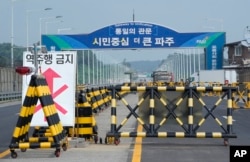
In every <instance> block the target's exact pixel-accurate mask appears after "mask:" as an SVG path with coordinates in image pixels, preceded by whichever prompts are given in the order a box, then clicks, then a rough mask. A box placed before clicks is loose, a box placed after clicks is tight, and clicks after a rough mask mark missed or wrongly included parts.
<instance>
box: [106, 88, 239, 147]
mask: <svg viewBox="0 0 250 162" xmlns="http://www.w3.org/2000/svg"><path fill="white" fill-rule="evenodd" d="M108 89H109V90H110V91H111V96H112V99H111V127H110V131H109V132H108V133H107V134H106V138H105V142H106V143H112V142H114V143H115V144H119V142H120V137H165V138H167V137H176V138H190V137H191V138H223V139H224V145H228V139H229V138H236V137H237V136H236V134H235V133H233V129H232V125H233V117H232V112H233V109H232V93H233V92H236V90H237V88H236V87H224V86H215V87H199V86H193V87H191V86H150V87H148V86H134V87H130V86H113V87H109V88H108ZM120 91H137V92H142V95H141V97H139V99H138V103H137V104H136V106H134V107H132V106H131V105H130V104H129V103H128V102H127V101H126V100H125V99H124V98H123V97H122V96H119V92H120ZM164 92H168V93H169V94H167V99H168V100H167V99H166V98H164V97H162V93H164ZM172 92H179V93H180V94H179V97H178V98H173V96H175V97H176V95H171V93H172ZM203 92H208V93H209V92H220V93H221V96H218V99H217V100H216V102H215V103H214V105H213V106H212V107H210V105H207V104H206V103H205V101H204V100H203V99H202V97H201V96H202V95H201V93H203ZM117 95H118V96H119V97H120V99H121V101H122V102H123V104H124V105H125V106H126V108H128V110H129V114H128V115H127V116H126V118H125V119H124V120H122V122H121V123H120V124H119V125H118V123H117V114H116V112H117V111H116V108H117V105H116V96H117ZM208 97H209V96H208ZM185 98H186V103H184V104H183V102H184V101H185V100H184V99H185ZM224 99H226V100H227V105H226V107H225V111H226V115H227V116H226V119H227V120H226V123H224V124H223V122H221V121H220V120H219V118H218V117H217V115H216V114H214V111H215V110H216V108H217V107H218V105H219V104H220V103H221V102H222V101H223V100H224ZM146 101H147V102H148V105H147V106H145V104H144V102H146ZM156 102H158V104H159V103H161V104H162V105H163V107H164V108H165V110H166V113H165V114H164V116H161V118H160V119H159V122H156V113H155V112H156V109H158V107H155V105H156ZM194 102H198V103H199V104H198V105H201V108H202V110H201V111H202V112H201V113H200V114H201V115H202V116H199V117H198V118H196V117H195V111H194V110H195V109H196V107H195V106H196V105H197V104H196V105H194ZM143 104H144V106H141V105H143ZM180 105H182V107H181V109H182V110H185V113H182V114H178V113H176V111H177V110H178V108H179V107H180ZM140 109H148V111H145V112H146V117H147V119H148V121H146V119H145V117H143V116H141V115H140V114H139V112H140ZM144 115H145V114H144ZM180 115H182V116H184V117H185V118H186V119H187V120H186V121H184V120H183V119H182V118H181V117H180ZM131 116H133V117H134V118H135V119H136V120H137V122H138V125H139V126H142V127H143V130H144V131H141V132H122V131H121V128H122V127H123V126H124V125H125V124H126V122H127V121H128V120H129V118H130V117H131ZM208 117H211V118H212V119H211V120H214V121H215V123H217V126H219V129H220V130H221V131H218V130H217V129H216V131H211V132H208V131H199V129H200V128H201V126H202V125H203V124H204V123H205V121H206V120H207V119H208ZM170 118H172V119H173V120H174V121H175V122H176V124H177V126H179V127H180V128H181V129H182V130H183V131H166V132H164V131H160V128H161V127H162V126H163V125H166V124H168V120H169V119H170Z"/></svg>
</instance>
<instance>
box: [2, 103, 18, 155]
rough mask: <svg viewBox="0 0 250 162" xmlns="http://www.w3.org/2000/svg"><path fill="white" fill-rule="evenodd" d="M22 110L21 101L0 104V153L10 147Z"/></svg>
mask: <svg viewBox="0 0 250 162" xmlns="http://www.w3.org/2000/svg"><path fill="white" fill-rule="evenodd" d="M20 108H21V101H13V102H8V103H1V104H0V132H1V133H0V152H3V151H5V150H6V149H7V148H8V147H9V144H10V140H11V138H12V133H13V130H14V128H15V126H16V122H17V119H18V115H19V111H20Z"/></svg>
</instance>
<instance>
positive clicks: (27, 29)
mask: <svg viewBox="0 0 250 162" xmlns="http://www.w3.org/2000/svg"><path fill="white" fill-rule="evenodd" d="M49 10H52V8H45V9H42V10H26V34H27V45H26V50H27V51H28V50H29V14H30V13H31V12H39V11H49Z"/></svg>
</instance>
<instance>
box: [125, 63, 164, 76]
mask: <svg viewBox="0 0 250 162" xmlns="http://www.w3.org/2000/svg"><path fill="white" fill-rule="evenodd" d="M160 63H161V60H157V61H132V62H129V64H130V65H131V68H132V69H134V70H135V71H137V72H139V73H144V72H146V73H151V72H152V71H154V70H156V69H157V68H158V67H159V65H160Z"/></svg>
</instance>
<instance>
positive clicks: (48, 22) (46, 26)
mask: <svg viewBox="0 0 250 162" xmlns="http://www.w3.org/2000/svg"><path fill="white" fill-rule="evenodd" d="M61 22H63V21H62V20H59V21H47V22H45V34H48V24H53V23H61Z"/></svg>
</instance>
